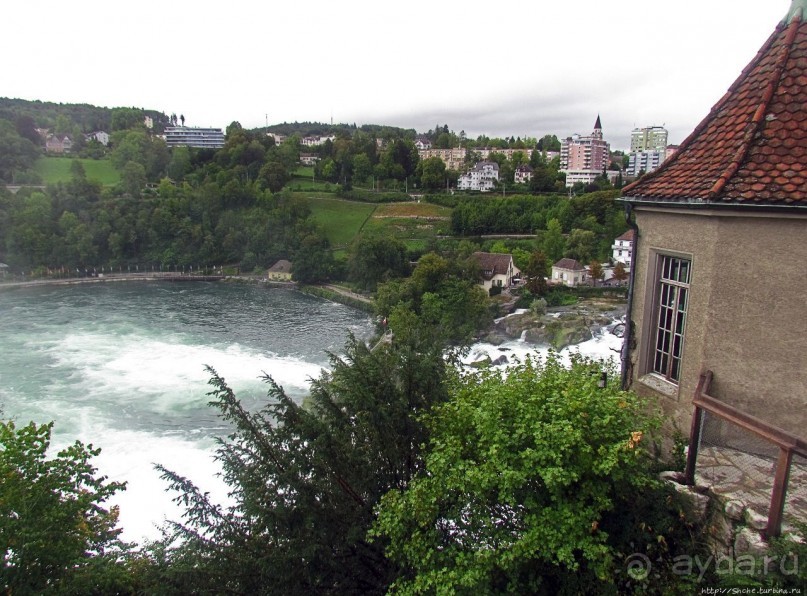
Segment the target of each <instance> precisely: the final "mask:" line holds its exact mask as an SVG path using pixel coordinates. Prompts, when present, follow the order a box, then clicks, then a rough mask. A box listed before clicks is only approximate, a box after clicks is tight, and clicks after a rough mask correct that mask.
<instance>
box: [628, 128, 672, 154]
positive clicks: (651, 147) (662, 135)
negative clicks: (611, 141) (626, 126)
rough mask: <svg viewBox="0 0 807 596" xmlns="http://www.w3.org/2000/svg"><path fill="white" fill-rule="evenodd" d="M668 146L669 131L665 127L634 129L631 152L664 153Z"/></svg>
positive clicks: (631, 135) (631, 138)
mask: <svg viewBox="0 0 807 596" xmlns="http://www.w3.org/2000/svg"><path fill="white" fill-rule="evenodd" d="M666 146H667V129H666V128H664V127H663V126H646V127H645V128H634V129H633V131H632V132H631V133H630V151H631V153H633V152H635V151H664V148H665V147H666Z"/></svg>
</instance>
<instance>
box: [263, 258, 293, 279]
mask: <svg viewBox="0 0 807 596" xmlns="http://www.w3.org/2000/svg"><path fill="white" fill-rule="evenodd" d="M266 276H267V277H268V278H269V279H271V280H273V281H291V263H290V262H289V261H287V260H286V259H280V260H279V261H278V262H277V263H275V264H274V265H272V266H271V267H269V269H268V270H267V271H266Z"/></svg>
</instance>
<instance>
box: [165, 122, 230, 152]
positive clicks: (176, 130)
mask: <svg viewBox="0 0 807 596" xmlns="http://www.w3.org/2000/svg"><path fill="white" fill-rule="evenodd" d="M165 144H166V145H168V146H169V147H196V148H198V149H221V148H222V147H224V133H223V132H222V131H221V129H220V128H196V127H192V126H166V127H165Z"/></svg>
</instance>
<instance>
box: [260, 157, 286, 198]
mask: <svg viewBox="0 0 807 596" xmlns="http://www.w3.org/2000/svg"><path fill="white" fill-rule="evenodd" d="M260 177H261V180H262V181H263V182H264V184H265V185H266V188H268V189H269V190H270V191H272V192H280V191H281V190H282V189H283V187H284V186H286V183H287V182H288V181H289V180H290V178H291V176H289V172H288V170H286V168H285V167H284V166H283V164H282V163H279V162H276V161H270V162H267V163H266V165H265V166H263V167H262V168H261V172H260Z"/></svg>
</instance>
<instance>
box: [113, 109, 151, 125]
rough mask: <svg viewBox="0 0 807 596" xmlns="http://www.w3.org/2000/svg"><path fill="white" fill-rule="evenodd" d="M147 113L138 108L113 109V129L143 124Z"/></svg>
mask: <svg viewBox="0 0 807 596" xmlns="http://www.w3.org/2000/svg"><path fill="white" fill-rule="evenodd" d="M144 116H145V113H144V112H143V110H141V109H138V108H114V109H113V110H112V120H111V123H112V130H127V129H130V128H135V127H137V126H138V125H141V124H143V118H144Z"/></svg>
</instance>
